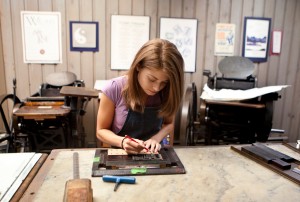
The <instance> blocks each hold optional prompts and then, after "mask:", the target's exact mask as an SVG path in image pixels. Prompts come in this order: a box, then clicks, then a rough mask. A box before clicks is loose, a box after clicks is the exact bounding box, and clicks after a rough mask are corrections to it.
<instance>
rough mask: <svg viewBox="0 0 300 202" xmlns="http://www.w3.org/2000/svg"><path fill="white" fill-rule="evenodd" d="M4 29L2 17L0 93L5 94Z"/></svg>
mask: <svg viewBox="0 0 300 202" xmlns="http://www.w3.org/2000/svg"><path fill="white" fill-rule="evenodd" d="M0 11H1V10H0ZM2 29H3V28H2V26H1V19H0V95H2V94H5V93H6V91H7V89H6V83H5V82H6V79H5V71H4V58H3V43H2Z"/></svg>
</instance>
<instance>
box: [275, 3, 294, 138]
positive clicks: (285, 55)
mask: <svg viewBox="0 0 300 202" xmlns="http://www.w3.org/2000/svg"><path fill="white" fill-rule="evenodd" d="M295 8H296V2H295V1H294V0H289V1H287V5H286V9H285V11H284V12H285V17H284V35H283V39H282V52H281V56H280V68H279V73H278V80H277V84H278V85H286V84H288V83H289V81H287V74H288V71H289V70H290V67H289V60H290V55H291V52H290V51H291V49H290V47H291V45H292V43H293V42H292V41H291V38H292V30H293V28H294V25H293V24H292V22H293V20H294V14H295ZM293 88H294V86H293V85H292V86H291V87H289V88H288V89H284V90H282V92H281V95H282V98H281V99H279V100H278V101H277V102H276V104H275V113H276V114H278V115H279V116H276V118H277V119H279V121H277V123H279V125H277V127H278V128H279V127H280V128H281V129H284V130H285V131H286V133H287V134H288V133H289V129H288V128H287V127H288V126H287V125H284V123H286V121H288V122H289V121H291V117H290V116H289V114H288V113H289V112H290V111H288V110H289V109H290V108H289V106H285V103H286V100H287V99H290V97H288V94H287V92H288V91H290V90H293ZM286 109H288V110H286ZM283 117H284V118H283Z"/></svg>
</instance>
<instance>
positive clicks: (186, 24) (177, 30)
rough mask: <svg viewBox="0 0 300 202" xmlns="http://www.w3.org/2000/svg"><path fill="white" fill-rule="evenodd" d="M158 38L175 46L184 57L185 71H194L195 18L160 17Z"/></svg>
mask: <svg viewBox="0 0 300 202" xmlns="http://www.w3.org/2000/svg"><path fill="white" fill-rule="evenodd" d="M160 38H162V39H167V40H169V41H171V42H173V43H174V44H175V45H176V46H177V48H178V50H179V51H180V53H181V54H182V57H183V59H184V63H185V72H195V70H196V45H197V19H182V18H160Z"/></svg>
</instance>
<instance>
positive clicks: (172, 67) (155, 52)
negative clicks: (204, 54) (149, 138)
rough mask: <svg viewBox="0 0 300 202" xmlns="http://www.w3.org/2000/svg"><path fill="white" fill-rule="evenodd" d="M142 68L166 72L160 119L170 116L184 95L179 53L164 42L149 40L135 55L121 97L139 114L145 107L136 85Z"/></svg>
mask: <svg viewBox="0 0 300 202" xmlns="http://www.w3.org/2000/svg"><path fill="white" fill-rule="evenodd" d="M143 68H157V69H159V70H163V71H164V72H166V73H167V75H168V77H169V82H168V83H167V85H166V86H165V87H164V88H163V89H162V90H161V92H160V93H161V95H162V104H161V106H160V111H159V116H161V117H170V116H173V115H174V114H175V113H176V112H177V110H178V108H179V105H180V102H181V99H182V96H183V84H184V61H183V58H182V56H181V54H180V52H179V51H178V49H177V48H176V46H175V45H174V44H173V43H171V42H170V41H167V40H164V39H152V40H150V41H148V42H147V43H145V44H144V45H143V46H142V47H141V49H140V50H139V51H138V52H137V54H136V55H135V58H134V60H133V62H132V64H131V67H130V69H129V71H128V83H127V85H126V86H125V87H124V89H123V91H122V95H123V97H124V99H125V102H126V104H127V106H128V107H130V108H131V109H132V110H134V111H138V112H143V111H144V108H145V103H144V102H143V99H142V98H143V96H142V95H143V93H144V92H143V89H142V88H141V86H140V84H139V82H137V80H138V79H137V78H138V70H141V69H143ZM131 106H133V107H131Z"/></svg>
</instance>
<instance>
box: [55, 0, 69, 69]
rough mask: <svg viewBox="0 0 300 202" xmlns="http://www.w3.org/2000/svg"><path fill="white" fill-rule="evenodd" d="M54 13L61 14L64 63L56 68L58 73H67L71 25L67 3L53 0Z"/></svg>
mask: <svg viewBox="0 0 300 202" xmlns="http://www.w3.org/2000/svg"><path fill="white" fill-rule="evenodd" d="M53 11H55V12H60V14H61V49H62V63H61V64H56V65H55V66H54V68H55V71H56V72H61V71H67V70H68V65H67V64H68V61H67V52H68V50H69V49H68V46H67V45H68V43H67V33H68V28H69V23H68V21H66V2H65V1H62V0H53Z"/></svg>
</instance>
